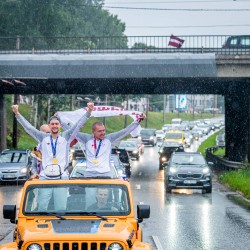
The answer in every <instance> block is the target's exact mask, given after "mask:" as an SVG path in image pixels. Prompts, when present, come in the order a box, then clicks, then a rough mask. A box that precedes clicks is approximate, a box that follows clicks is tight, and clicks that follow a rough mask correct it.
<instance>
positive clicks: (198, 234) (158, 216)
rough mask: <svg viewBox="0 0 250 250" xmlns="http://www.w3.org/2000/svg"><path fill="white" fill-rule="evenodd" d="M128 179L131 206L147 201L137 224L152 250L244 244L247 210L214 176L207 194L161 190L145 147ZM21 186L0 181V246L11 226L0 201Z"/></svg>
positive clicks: (15, 195)
mask: <svg viewBox="0 0 250 250" xmlns="http://www.w3.org/2000/svg"><path fill="white" fill-rule="evenodd" d="M195 147H197V145H195ZM195 147H194V148H191V150H192V151H195ZM130 183H131V185H132V189H133V194H134V201H135V209H136V205H137V204H139V203H144V204H150V206H151V216H150V218H149V219H145V220H144V221H143V222H142V223H141V224H140V225H141V227H142V228H143V238H144V241H146V242H149V243H150V244H151V245H152V246H153V249H164V250H165V249H170V250H171V249H173V250H179V249H180V250H183V249H185V250H189V249H190V250H191V249H192V250H193V249H202V250H203V249H204V250H210V249H212V250H214V249H216V250H217V249H219V250H224V249H227V250H228V249H235V250H236V249H237V250H246V249H250V213H249V212H247V211H246V210H244V209H243V208H241V207H239V206H237V205H235V204H234V203H232V202H231V201H230V200H228V199H227V197H226V195H227V194H228V193H229V192H228V191H227V189H226V188H224V187H223V186H221V185H220V184H218V183H217V181H216V180H215V179H214V181H213V192H212V194H202V192H201V191H200V190H187V189H183V190H178V191H174V192H173V193H172V194H167V193H166V192H165V190H164V176H163V170H161V171H160V170H159V167H158V147H145V153H144V155H142V156H141V159H140V160H139V161H134V162H133V167H132V177H131V179H130ZM21 190H22V186H16V185H3V186H0V201H1V205H0V245H1V244H3V243H6V242H9V241H11V240H12V230H13V226H14V225H13V224H10V223H9V221H8V220H4V219H3V217H2V205H3V204H19V197H20V194H21Z"/></svg>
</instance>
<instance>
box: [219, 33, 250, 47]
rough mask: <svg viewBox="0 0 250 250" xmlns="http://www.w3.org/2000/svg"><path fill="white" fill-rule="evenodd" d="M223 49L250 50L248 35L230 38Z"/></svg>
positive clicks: (249, 36)
mask: <svg viewBox="0 0 250 250" xmlns="http://www.w3.org/2000/svg"><path fill="white" fill-rule="evenodd" d="M223 48H224V49H250V35H244V36H230V37H229V38H228V39H227V40H226V42H225V44H224V45H223Z"/></svg>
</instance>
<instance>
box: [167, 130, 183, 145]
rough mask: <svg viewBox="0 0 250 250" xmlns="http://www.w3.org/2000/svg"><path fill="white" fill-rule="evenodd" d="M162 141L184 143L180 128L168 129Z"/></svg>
mask: <svg viewBox="0 0 250 250" xmlns="http://www.w3.org/2000/svg"><path fill="white" fill-rule="evenodd" d="M164 141H166V142H178V143H179V144H180V145H184V144H185V135H184V132H183V131H180V130H169V131H168V132H167V133H166V134H165V138H164Z"/></svg>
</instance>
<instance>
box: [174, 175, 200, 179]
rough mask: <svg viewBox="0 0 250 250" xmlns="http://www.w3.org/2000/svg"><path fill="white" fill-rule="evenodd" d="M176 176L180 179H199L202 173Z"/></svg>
mask: <svg viewBox="0 0 250 250" xmlns="http://www.w3.org/2000/svg"><path fill="white" fill-rule="evenodd" d="M177 177H178V178H180V179H187V178H192V179H200V178H201V177H202V174H178V175H177Z"/></svg>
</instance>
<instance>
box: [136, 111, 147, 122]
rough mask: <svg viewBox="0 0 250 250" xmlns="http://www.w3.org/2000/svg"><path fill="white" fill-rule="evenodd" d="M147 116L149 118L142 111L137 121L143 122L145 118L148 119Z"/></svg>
mask: <svg viewBox="0 0 250 250" xmlns="http://www.w3.org/2000/svg"><path fill="white" fill-rule="evenodd" d="M146 118H147V117H146V115H145V114H144V113H141V114H140V115H139V116H138V118H137V121H138V122H141V121H143V120H144V119H146Z"/></svg>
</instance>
